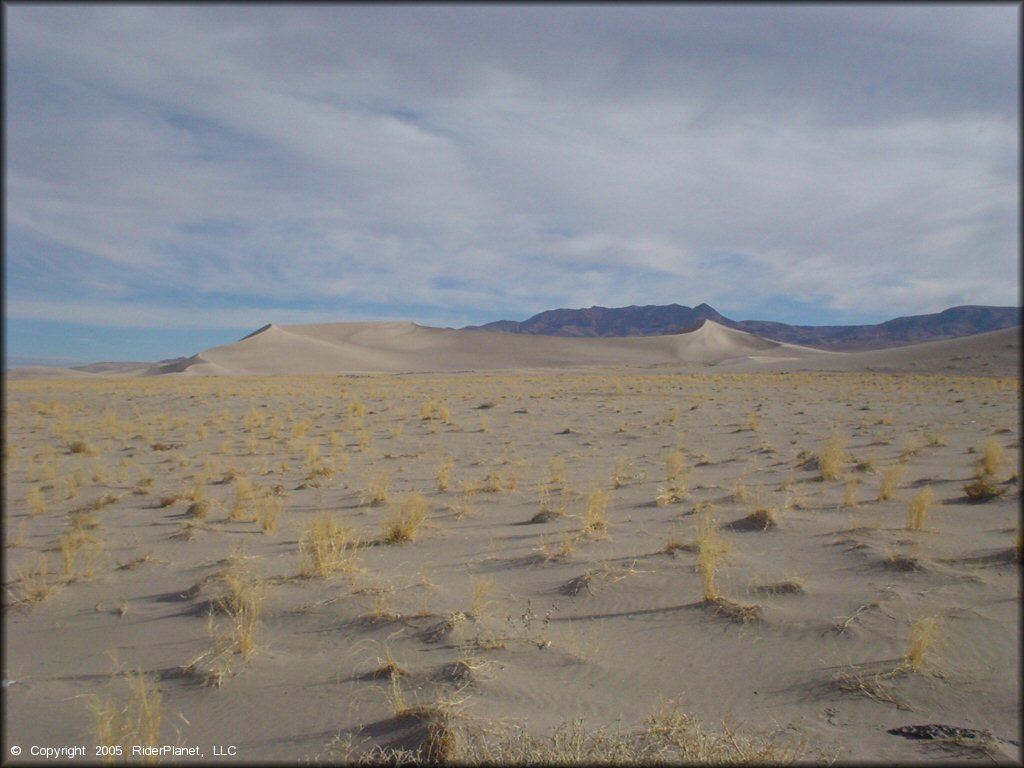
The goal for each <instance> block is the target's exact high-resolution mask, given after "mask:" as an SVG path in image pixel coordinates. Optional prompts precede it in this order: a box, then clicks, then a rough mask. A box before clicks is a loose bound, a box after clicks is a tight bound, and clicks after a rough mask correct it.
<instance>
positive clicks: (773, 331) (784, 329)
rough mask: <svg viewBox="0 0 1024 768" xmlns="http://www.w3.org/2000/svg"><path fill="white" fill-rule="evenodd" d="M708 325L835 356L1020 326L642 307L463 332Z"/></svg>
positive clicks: (656, 331) (955, 313)
mask: <svg viewBox="0 0 1024 768" xmlns="http://www.w3.org/2000/svg"><path fill="white" fill-rule="evenodd" d="M705 320H712V321H714V322H716V323H718V324H720V325H724V326H726V327H727V328H734V329H736V330H739V331H746V332H747V333H753V334H755V335H757V336H762V337H764V338H767V339H773V340H775V341H782V342H786V343H788V344H800V345H802V346H808V347H816V348H818V349H828V350H834V351H853V350H868V349H885V348H887V347H898V346H903V345H906V344H919V343H922V342H926V341H939V340H941V339H953V338H959V337H961V336H971V335H974V334H976V333H986V332H988V331H998V330H1001V329H1003V328H1011V327H1013V326H1017V325H1020V324H1021V310H1020V308H1019V307H987V306H963V307H952V308H950V309H947V310H944V311H943V312H937V313H934V314H930V315H911V316H908V317H898V318H895V319H893V320H887V321H886V322H884V323H877V324H875V325H787V324H786V323H775V322H771V321H768V320H739V321H737V320H732V319H730V318H728V317H725V316H724V315H722V314H720V313H719V312H717V311H716V310H715V309H714V308H713V307H710V306H708V305H707V304H700V305H698V306H696V307H693V308H691V307H687V306H682V305H679V304H668V305H649V306H643V307H637V306H629V307H618V308H609V307H590V308H588V309H552V310H548V311H546V312H541V313H540V314H537V315H534V316H533V317H531V318H530V319H529V320H524V321H522V322H517V321H514V320H499V321H497V322H494V323H487V324H486V325H478V326H469V327H468V328H467V329H466V330H481V331H504V332H506V333H528V334H538V335H543V336H577V337H609V336H661V335H665V334H670V333H684V332H686V331H690V330H693V329H694V328H696V327H698V326H699V325H700V324H701V323H703V322H704V321H705Z"/></svg>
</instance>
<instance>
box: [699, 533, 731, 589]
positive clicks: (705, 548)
mask: <svg viewBox="0 0 1024 768" xmlns="http://www.w3.org/2000/svg"><path fill="white" fill-rule="evenodd" d="M728 553H729V543H728V542H727V541H725V540H724V539H722V537H721V536H719V534H718V525H717V523H716V522H715V520H714V518H712V517H711V516H710V515H707V514H705V515H703V516H701V518H700V519H699V520H698V521H697V571H698V573H700V581H701V585H702V586H703V588H704V601H705V602H708V603H710V602H714V601H715V600H717V599H718V597H719V594H718V589H717V587H716V585H715V574H716V573H717V571H718V567H719V566H720V565H721V564H722V563H723V562H724V561H725V558H726V555H727V554H728Z"/></svg>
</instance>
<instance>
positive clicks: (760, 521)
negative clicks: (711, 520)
mask: <svg viewBox="0 0 1024 768" xmlns="http://www.w3.org/2000/svg"><path fill="white" fill-rule="evenodd" d="M778 527H779V516H778V512H776V511H775V509H773V508H772V507H758V508H757V509H755V510H754V511H753V512H751V513H750V514H749V515H747V516H746V517H743V518H740V519H739V520H734V521H733V522H731V523H729V524H728V525H726V528H728V529H730V530H733V531H767V530H770V529H772V528H778Z"/></svg>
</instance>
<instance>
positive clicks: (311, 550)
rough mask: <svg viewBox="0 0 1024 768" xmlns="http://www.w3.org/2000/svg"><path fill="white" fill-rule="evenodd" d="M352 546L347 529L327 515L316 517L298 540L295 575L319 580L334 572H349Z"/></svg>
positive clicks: (353, 548)
mask: <svg viewBox="0 0 1024 768" xmlns="http://www.w3.org/2000/svg"><path fill="white" fill-rule="evenodd" d="M350 545H351V548H350ZM356 545H357V542H356V541H354V540H353V538H352V536H351V534H350V533H349V531H348V529H347V528H345V527H344V526H343V525H342V524H341V523H339V522H338V521H337V520H335V519H334V518H333V517H332V516H331V515H329V514H327V513H323V514H321V515H318V516H317V517H315V518H313V520H312V521H310V524H309V527H308V528H306V531H305V533H304V534H303V535H302V538H301V539H300V540H299V553H300V555H301V557H302V564H301V566H300V569H299V573H300V574H301V575H303V576H319V577H320V578H326V577H327V576H330V575H331V574H332V573H335V572H336V571H344V572H349V573H350V572H352V571H354V570H355V558H356Z"/></svg>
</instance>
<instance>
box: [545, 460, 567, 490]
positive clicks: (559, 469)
mask: <svg viewBox="0 0 1024 768" xmlns="http://www.w3.org/2000/svg"><path fill="white" fill-rule="evenodd" d="M548 469H549V470H550V474H549V476H548V480H549V482H550V483H551V484H552V485H559V484H561V482H562V480H563V478H564V477H565V459H563V458H562V457H561V456H552V457H551V459H550V460H549V461H548Z"/></svg>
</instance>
